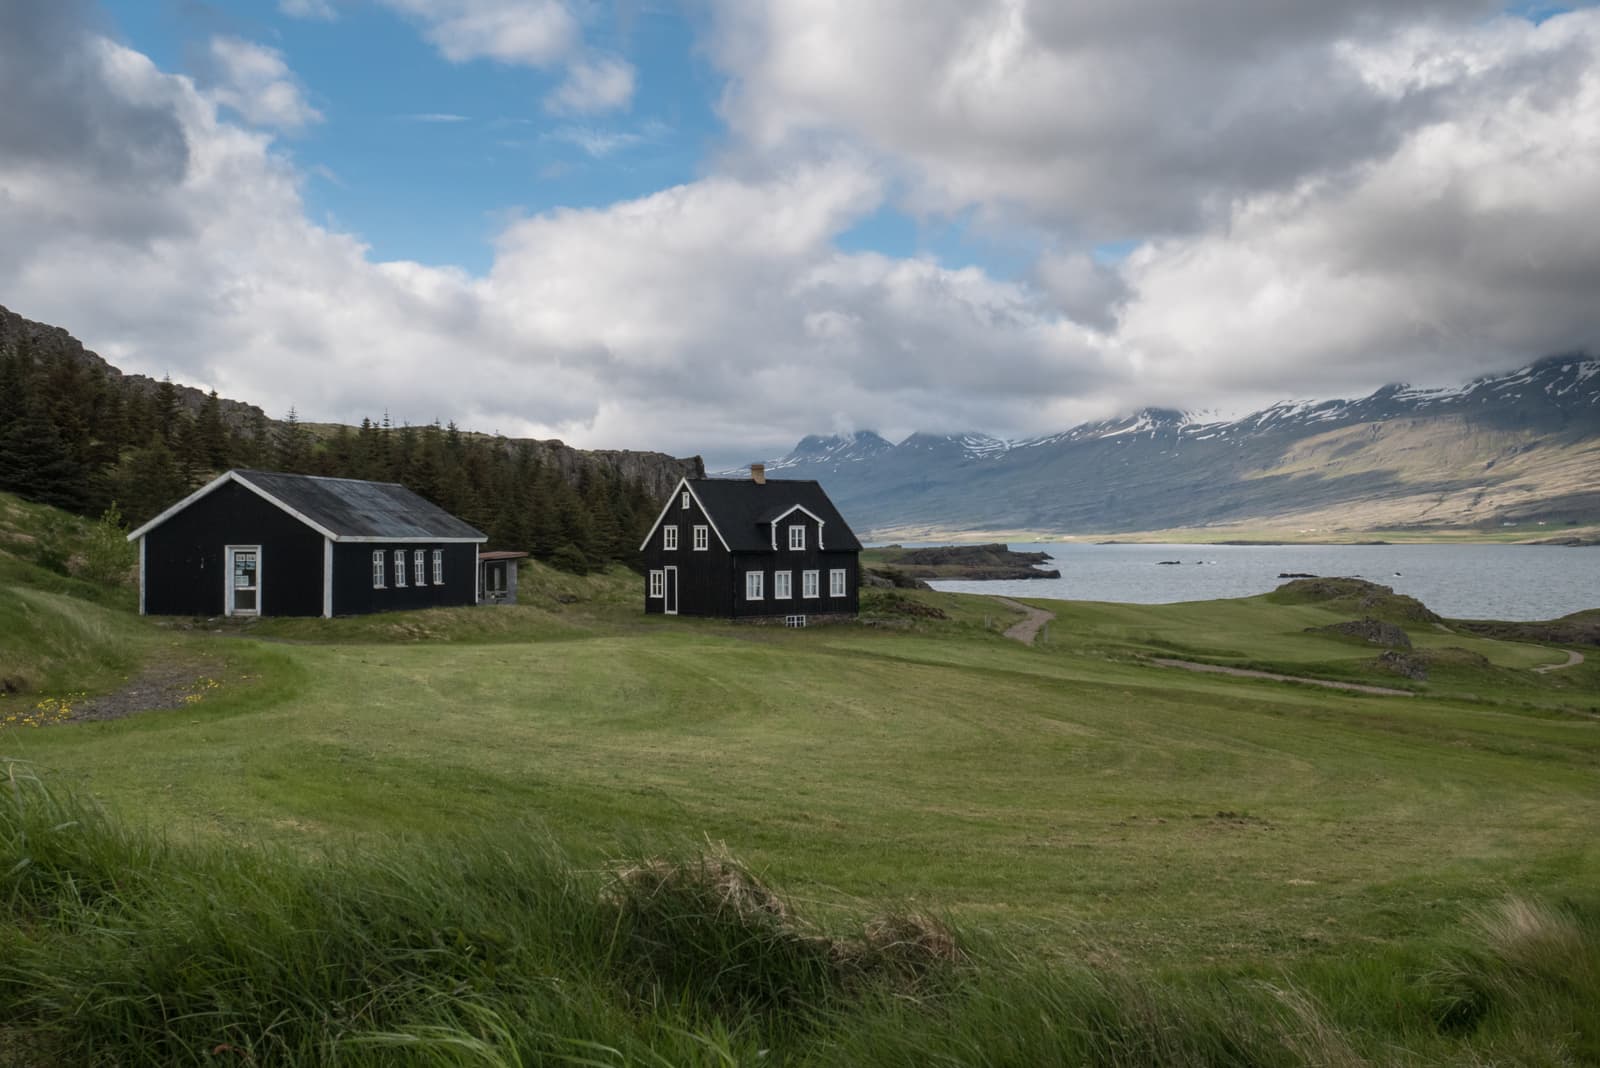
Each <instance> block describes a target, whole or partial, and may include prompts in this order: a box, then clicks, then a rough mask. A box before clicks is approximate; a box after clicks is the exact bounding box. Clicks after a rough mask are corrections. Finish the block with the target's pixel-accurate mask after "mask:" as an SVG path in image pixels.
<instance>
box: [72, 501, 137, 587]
mask: <svg viewBox="0 0 1600 1068" xmlns="http://www.w3.org/2000/svg"><path fill="white" fill-rule="evenodd" d="M138 555H139V550H138V549H137V548H136V547H135V546H134V545H132V544H131V543H130V542H129V541H128V539H127V530H126V529H125V527H124V524H123V522H122V512H121V511H120V510H119V509H118V508H117V502H116V501H112V502H111V507H110V508H107V509H106V510H105V512H104V513H102V514H101V516H100V518H99V520H97V521H96V522H95V524H94V526H92V527H90V528H89V537H88V540H87V541H86V542H85V543H84V547H83V564H82V566H81V567H80V568H79V574H80V575H81V576H82V577H83V578H85V579H88V580H89V581H90V582H98V583H100V584H101V585H103V586H123V585H126V584H127V582H128V578H129V575H130V573H131V572H132V570H133V565H134V563H135V562H136V561H137V559H138Z"/></svg>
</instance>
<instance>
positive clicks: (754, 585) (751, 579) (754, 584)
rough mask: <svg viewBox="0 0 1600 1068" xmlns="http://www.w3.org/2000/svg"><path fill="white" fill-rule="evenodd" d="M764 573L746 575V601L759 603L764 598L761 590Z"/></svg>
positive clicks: (752, 572)
mask: <svg viewBox="0 0 1600 1068" xmlns="http://www.w3.org/2000/svg"><path fill="white" fill-rule="evenodd" d="M761 579H762V573H761V572H760V571H746V572H745V573H744V599H745V600H747V601H759V600H761V599H762V597H763V593H762V590H761Z"/></svg>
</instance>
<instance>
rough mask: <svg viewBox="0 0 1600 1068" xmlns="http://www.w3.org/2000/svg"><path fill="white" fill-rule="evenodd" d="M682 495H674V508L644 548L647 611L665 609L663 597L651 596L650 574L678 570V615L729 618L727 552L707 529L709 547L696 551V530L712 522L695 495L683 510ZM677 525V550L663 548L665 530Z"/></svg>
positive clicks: (656, 612)
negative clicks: (680, 498) (665, 570)
mask: <svg viewBox="0 0 1600 1068" xmlns="http://www.w3.org/2000/svg"><path fill="white" fill-rule="evenodd" d="M682 492H683V491H682V490H681V489H680V490H678V491H677V492H676V493H674V494H673V498H672V507H671V508H669V509H667V514H666V518H664V519H663V520H662V521H661V526H659V527H657V528H656V531H655V533H653V534H651V535H650V542H649V544H648V545H646V546H645V551H644V554H643V555H644V562H645V576H644V610H645V612H646V613H647V614H650V615H658V614H660V613H662V612H664V611H665V610H666V605H665V601H664V599H663V598H660V597H651V596H650V574H649V573H650V572H651V571H660V570H663V569H665V568H667V567H676V568H677V569H678V614H679V615H684V616H722V617H727V616H730V615H732V614H733V596H732V590H731V588H730V586H729V580H728V559H729V554H728V550H727V549H724V548H723V547H722V542H721V540H719V539H718V538H717V532H716V531H715V530H709V529H708V530H707V532H706V533H707V535H708V536H709V537H710V539H711V545H710V548H708V549H705V550H702V551H700V552H696V551H695V548H694V528H695V527H696V526H697V525H701V524H704V525H705V526H706V527H708V528H709V527H710V526H711V521H710V520H709V519H707V518H706V514H705V512H703V511H702V510H701V509H700V502H699V501H696V500H695V499H694V497H693V496H691V497H690V498H689V507H688V508H687V509H684V508H683V507H681V505H680V503H679V499H678V498H679V496H681V494H682ZM674 525H676V526H677V528H678V547H677V548H676V549H671V550H668V549H664V548H662V545H663V543H664V538H665V535H664V534H663V530H664V529H665V528H666V527H669V526H674Z"/></svg>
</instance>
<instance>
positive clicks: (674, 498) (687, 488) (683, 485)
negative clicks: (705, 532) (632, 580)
mask: <svg viewBox="0 0 1600 1068" xmlns="http://www.w3.org/2000/svg"><path fill="white" fill-rule="evenodd" d="M682 493H688V494H689V496H691V497H693V498H694V503H695V504H698V505H699V506H700V514H701V515H703V516H705V517H706V523H707V524H709V525H710V527H711V532H712V533H713V534H715V535H716V536H717V540H718V541H720V542H721V543H722V547H723V548H724V549H727V550H728V552H732V551H733V549H732V548H731V547H730V546H729V545H728V539H727V538H724V537H723V536H722V531H720V530H718V529H717V521H716V520H715V519H713V518H712V517H711V511H710V509H708V508H707V507H706V502H704V501H702V500H701V499H700V494H698V493H696V492H695V491H694V487H693V486H691V485H689V479H688V478H687V477H685V478H680V479H678V484H677V486H675V487H674V488H673V490H672V492H671V493H670V494H668V495H667V503H666V504H665V505H663V506H662V508H661V514H660V515H658V516H656V521H655V522H654V523H651V524H650V532H649V533H648V534H646V535H645V536H644V541H641V542H640V543H639V551H640V552H644V551H645V550H646V549H648V548H650V539H651V538H653V537H655V536H656V531H657V530H658V529H660V527H661V521H662V520H663V519H665V518H667V513H668V512H670V511H672V506H673V505H674V504H676V503H677V502H678V501H679V500H680V497H679V494H682ZM680 511H681V509H680Z"/></svg>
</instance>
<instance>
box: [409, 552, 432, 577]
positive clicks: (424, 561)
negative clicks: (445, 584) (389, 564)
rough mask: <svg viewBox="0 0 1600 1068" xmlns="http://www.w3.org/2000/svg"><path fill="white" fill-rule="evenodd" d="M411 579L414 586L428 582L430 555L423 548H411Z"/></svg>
mask: <svg viewBox="0 0 1600 1068" xmlns="http://www.w3.org/2000/svg"><path fill="white" fill-rule="evenodd" d="M411 579H412V581H411V584H412V585H413V586H426V585H427V584H428V556H427V554H426V553H424V552H423V551H422V550H421V549H412V550H411Z"/></svg>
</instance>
